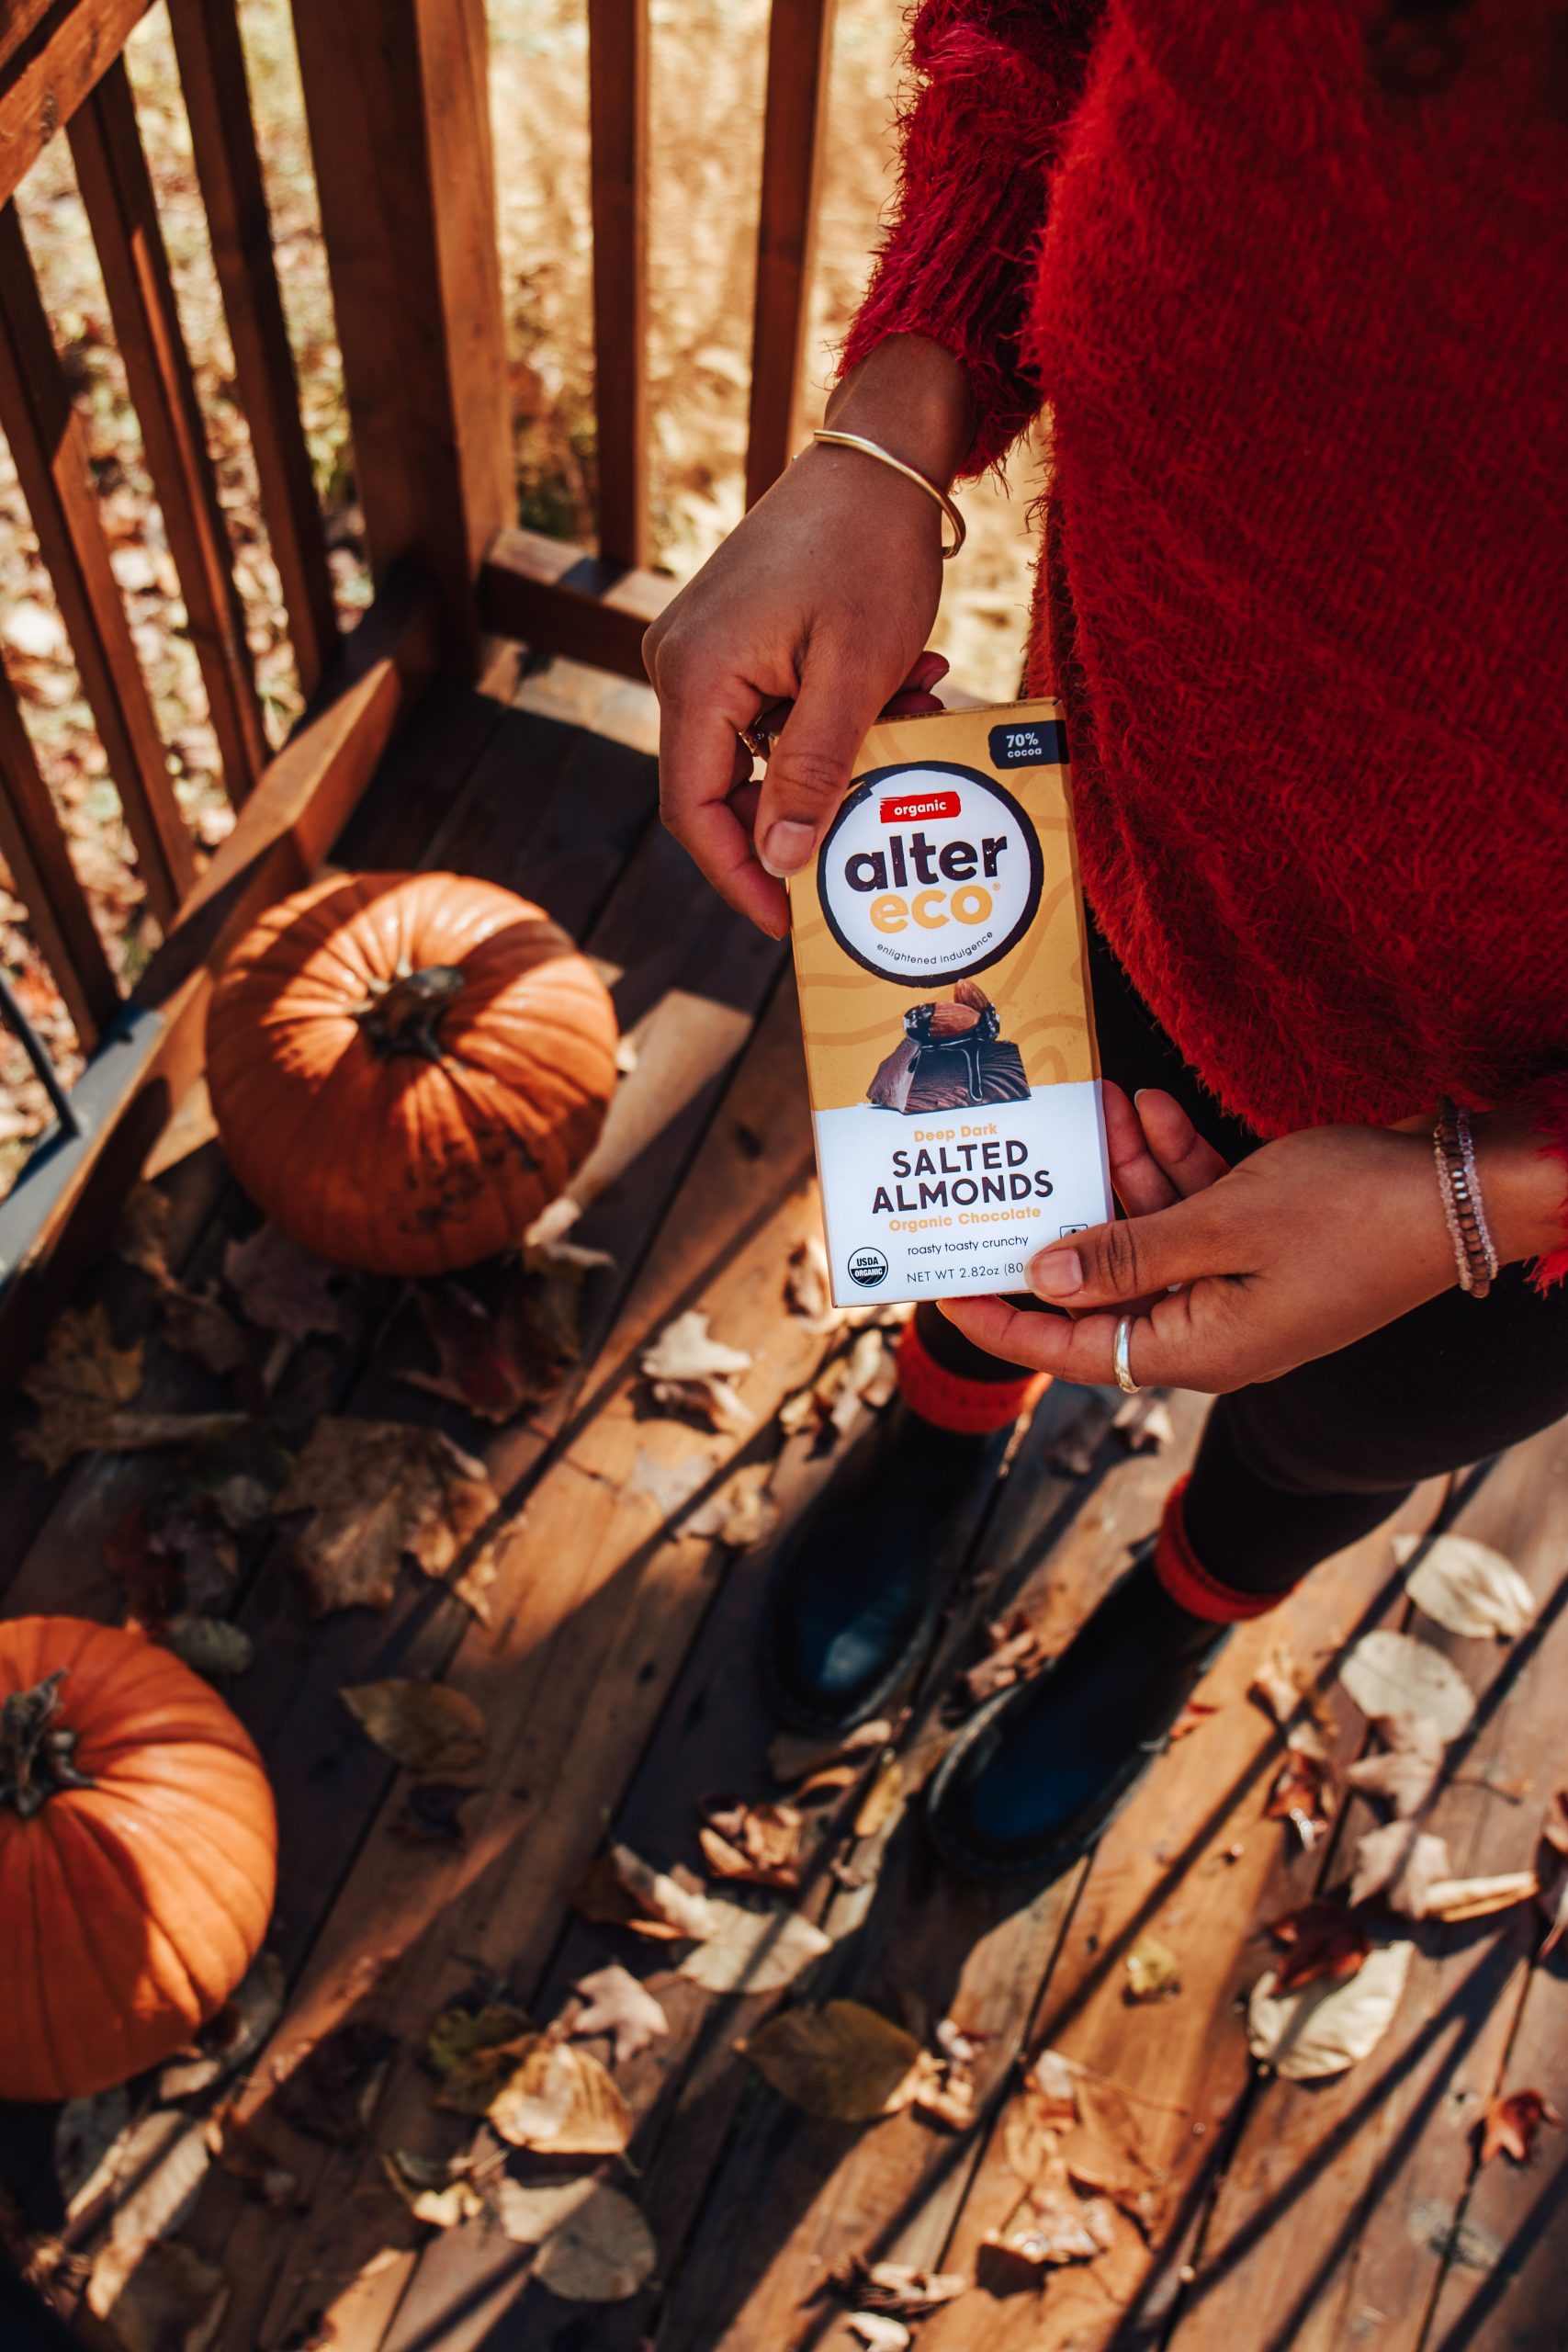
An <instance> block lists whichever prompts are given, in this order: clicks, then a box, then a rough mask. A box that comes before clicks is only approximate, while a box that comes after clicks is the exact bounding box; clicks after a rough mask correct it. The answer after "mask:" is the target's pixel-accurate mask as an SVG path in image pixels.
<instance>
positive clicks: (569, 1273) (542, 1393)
mask: <svg viewBox="0 0 1568 2352" xmlns="http://www.w3.org/2000/svg"><path fill="white" fill-rule="evenodd" d="M534 1230H535V1232H536V1233H537V1231H538V1228H537V1227H536V1228H535V1229H534ZM614 1263H615V1261H614V1259H613V1258H611V1257H610V1256H609V1255H608V1254H607V1252H605V1251H604V1250H584V1249H581V1248H579V1247H578V1246H577V1244H576V1243H574V1242H569V1241H564V1240H562V1239H560V1238H558V1236H555V1235H547V1234H541V1235H539V1238H533V1237H532V1236H531V1237H530V1238H527V1239H526V1240H525V1243H524V1246H523V1250H522V1254H521V1256H520V1258H519V1259H518V1261H517V1262H516V1263H515V1264H512V1265H508V1266H507V1267H505V1268H504V1269H503V1270H502V1271H500V1272H497V1271H496V1270H494V1269H491V1270H488V1272H487V1274H486V1277H485V1279H486V1280H487V1281H488V1282H489V1283H490V1284H491V1287H492V1289H493V1288H495V1287H497V1286H498V1285H499V1286H500V1295H499V1296H498V1297H495V1298H491V1299H481V1298H479V1297H478V1296H477V1295H475V1293H474V1291H473V1290H472V1289H471V1288H470V1287H469V1284H468V1283H467V1282H457V1281H450V1282H441V1283H421V1284H419V1285H418V1286H416V1288H415V1291H414V1301H415V1305H416V1306H417V1307H418V1309H419V1313H420V1316H421V1317H422V1319H423V1324H424V1328H425V1331H426V1333H427V1335H428V1337H429V1339H430V1341H431V1344H432V1346H433V1347H434V1350H435V1355H436V1365H435V1369H434V1372H428V1371H425V1370H423V1368H416V1369H412V1370H408V1371H402V1372H400V1373H399V1374H398V1377H399V1379H400V1380H406V1381H407V1382H408V1383H409V1385H411V1386H412V1387H414V1388H426V1389H429V1390H430V1391H431V1392H432V1393H433V1394H434V1395H435V1396H437V1397H451V1398H452V1400H453V1401H454V1403H456V1404H458V1405H461V1406H463V1407H464V1408H465V1409H466V1410H467V1411H468V1412H470V1413H474V1414H477V1415H478V1416H479V1419H482V1420H487V1421H496V1422H501V1421H510V1420H513V1419H515V1418H516V1416H517V1415H518V1414H519V1413H520V1412H521V1411H522V1410H523V1409H524V1408H525V1406H527V1405H536V1404H540V1403H542V1402H543V1401H544V1399H545V1398H546V1397H551V1396H553V1395H554V1394H555V1392H556V1390H557V1389H558V1387H559V1386H560V1385H561V1383H562V1381H563V1380H564V1379H565V1378H566V1375H567V1374H568V1373H569V1372H570V1369H571V1367H572V1365H573V1364H574V1363H578V1362H579V1360H580V1359H581V1354H582V1318H583V1311H584V1306H585V1304H586V1290H587V1283H588V1280H589V1277H590V1276H591V1275H592V1274H593V1273H595V1272H598V1271H599V1270H600V1269H601V1268H604V1267H608V1266H613V1265H614Z"/></svg>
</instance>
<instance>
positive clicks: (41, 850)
mask: <svg viewBox="0 0 1568 2352" xmlns="http://www.w3.org/2000/svg"><path fill="white" fill-rule="evenodd" d="M0 857H4V859H5V861H6V865H8V866H9V867H10V869H11V879H12V881H13V882H14V884H15V885H16V888H17V897H18V898H19V899H21V901H22V904H23V906H24V907H26V909H27V910H28V922H29V924H30V926H31V929H32V933H33V936H34V938H35V939H36V940H37V941H38V944H39V948H40V949H41V950H42V952H43V956H44V960H45V962H46V963H47V964H48V966H49V967H50V970H51V972H52V973H53V975H54V979H55V985H56V986H57V987H58V989H59V990H60V993H61V995H62V997H63V998H64V1000H65V1009H66V1011H67V1012H69V1013H70V1015H71V1018H72V1021H73V1023H74V1024H75V1029H76V1036H77V1040H78V1042H79V1043H80V1045H81V1047H82V1050H83V1052H84V1053H85V1054H90V1053H91V1052H92V1050H93V1048H94V1046H96V1044H97V1042H98V1040H99V1038H100V1037H101V1036H102V1035H103V1033H104V1031H105V1030H106V1029H107V1027H108V1025H109V1023H110V1022H111V1021H112V1020H113V1019H114V1017H115V1014H116V1013H117V1012H118V1010H119V990H118V989H117V987H116V986H115V978H114V974H113V973H112V972H111V971H110V969H109V961H108V957H107V956H106V955H105V954H104V949H103V942H102V941H101V940H100V939H99V937H98V934H97V931H96V926H95V924H94V922H93V918H92V914H91V912H90V911H89V910H88V906H87V901H86V899H85V895H84V893H83V889H82V886H81V884H80V883H79V882H78V881H77V879H76V874H75V869H74V867H73V865H72V863H71V858H70V854H69V853H68V851H67V849H66V846H65V839H64V835H63V834H62V831H61V830H60V820H59V819H58V818H57V817H56V815H55V813H54V804H53V802H52V801H51V798H50V797H49V789H48V786H46V785H45V783H44V780H43V778H42V776H41V775H39V769H38V762H37V760H36V759H35V757H34V756H33V747H32V743H31V741H30V740H29V738H28V730H27V729H26V727H25V726H24V725H23V723H22V714H21V712H20V710H19V709H18V708H17V697H16V695H15V693H14V692H13V690H12V686H11V681H10V679H9V677H8V676H7V675H6V672H5V671H4V670H3V669H0Z"/></svg>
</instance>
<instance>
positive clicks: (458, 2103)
mask: <svg viewBox="0 0 1568 2352" xmlns="http://www.w3.org/2000/svg"><path fill="white" fill-rule="evenodd" d="M533 2036H534V2027H533V2025H532V2023H531V2021H530V2020H529V2018H527V2017H525V2014H524V2012H523V2011H522V2010H521V2009H517V2008H513V2007H512V2006H511V2005H510V2003H508V2002H504V2001H491V2002H487V2003H486V2004H485V2005H484V2006H483V2007H480V2008H477V2009H473V2008H467V2007H464V2006H463V2005H462V2004H461V2003H457V2004H454V2006H453V2007H450V2008H446V2009H443V2010H442V2012H441V2014H440V2016H439V2017H438V2018H436V2019H435V2022H434V2025H433V2026H432V2027H431V2029H430V2032H429V2035H428V2036H427V2038H426V2041H425V2048H426V2051H427V2052H428V2053H429V2057H430V2063H431V2064H432V2065H433V2066H434V2068H435V2071H436V2073H437V2074H438V2075H440V2076H441V2087H440V2089H439V2090H438V2091H437V2092H436V2094H435V2104H436V2106H437V2107H447V2108H451V2109H453V2110H454V2111H455V2112H456V2113H457V2114H458V2115H486V2114H488V2113H489V2111H490V2103H491V2099H492V2098H494V2097H495V2095H496V2093H497V2092H498V2091H499V2090H500V2089H501V2088H502V2085H503V2084H504V2083H505V2082H506V2081H507V2080H508V2079H509V2077H510V2076H511V2075H512V2074H513V2071H514V2069H515V2066H516V2062H517V2053H518V2052H519V2051H520V2050H521V2049H522V2048H523V2046H524V2044H525V2042H527V2041H531V2040H532V2039H533Z"/></svg>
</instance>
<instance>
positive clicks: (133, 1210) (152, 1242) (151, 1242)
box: [109, 1184, 174, 1290]
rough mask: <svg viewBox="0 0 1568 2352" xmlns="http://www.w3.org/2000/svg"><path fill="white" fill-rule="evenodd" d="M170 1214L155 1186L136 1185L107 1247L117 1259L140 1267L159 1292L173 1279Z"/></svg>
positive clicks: (166, 1203) (165, 1196) (165, 1202)
mask: <svg viewBox="0 0 1568 2352" xmlns="http://www.w3.org/2000/svg"><path fill="white" fill-rule="evenodd" d="M170 1214H171V1203H170V1201H169V1197H168V1194H167V1193H161V1192H160V1191H159V1190H158V1187H157V1186H156V1184H138V1186H137V1187H136V1190H135V1191H134V1192H133V1193H131V1195H130V1199H129V1200H128V1201H127V1202H126V1204H125V1206H124V1207H123V1208H122V1209H121V1210H120V1213H119V1217H118V1223H117V1224H116V1227H115V1231H114V1239H113V1240H112V1242H111V1243H110V1245H109V1246H110V1248H111V1249H112V1250H113V1251H114V1254H115V1256H116V1257H117V1258H123V1259H124V1261H125V1262H126V1264H127V1265H128V1266H136V1267H139V1268H140V1269H141V1272H142V1273H144V1274H147V1275H150V1276H151V1278H152V1281H153V1282H154V1283H156V1284H157V1286H158V1288H159V1289H160V1290H162V1289H163V1287H164V1283H168V1282H172V1281H173V1279H174V1276H173V1274H172V1273H171V1272H170V1268H169V1219H170Z"/></svg>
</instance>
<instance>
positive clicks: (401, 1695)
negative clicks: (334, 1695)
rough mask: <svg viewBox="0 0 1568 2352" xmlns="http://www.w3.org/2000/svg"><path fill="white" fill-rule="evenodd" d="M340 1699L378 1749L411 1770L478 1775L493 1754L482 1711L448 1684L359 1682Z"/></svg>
mask: <svg viewBox="0 0 1568 2352" xmlns="http://www.w3.org/2000/svg"><path fill="white" fill-rule="evenodd" d="M340 1696H341V1697H342V1699H343V1702H344V1706H345V1707H347V1708H348V1710H349V1712H350V1713H352V1714H353V1715H354V1716H355V1720H356V1721H357V1722H358V1724H359V1725H360V1727H361V1729H362V1730H363V1731H364V1732H365V1733H366V1734H367V1736H369V1737H370V1738H371V1739H373V1740H374V1741H375V1743H376V1745H377V1747H379V1748H382V1749H384V1750H385V1752H386V1753H387V1755H389V1756H391V1757H394V1758H396V1759H397V1761H398V1762H399V1763H400V1764H401V1765H402V1766H403V1767H404V1769H405V1770H408V1771H410V1772H423V1773H457V1772H475V1771H478V1770H479V1767H480V1765H481V1764H482V1763H483V1762H484V1760H485V1757H486V1756H487V1754H488V1753H489V1748H490V1726H489V1725H488V1724H487V1723H486V1721H485V1718H484V1714H483V1712H482V1710H481V1709H480V1708H479V1706H477V1705H476V1704H475V1702H474V1701H473V1700H472V1699H470V1698H469V1697H468V1693H467V1692H466V1691H452V1690H449V1689H448V1688H447V1686H446V1683H444V1682H410V1681H401V1680H397V1679H392V1680H389V1681H386V1682H359V1683H355V1684H352V1685H351V1686H350V1687H349V1688H348V1689H347V1690H345V1691H343V1692H341V1693H340Z"/></svg>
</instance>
